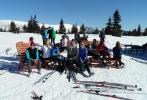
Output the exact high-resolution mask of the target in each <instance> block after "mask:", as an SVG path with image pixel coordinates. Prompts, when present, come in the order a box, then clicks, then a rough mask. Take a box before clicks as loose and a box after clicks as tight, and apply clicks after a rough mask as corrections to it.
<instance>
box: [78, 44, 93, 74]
mask: <svg viewBox="0 0 147 100" xmlns="http://www.w3.org/2000/svg"><path fill="white" fill-rule="evenodd" d="M79 57H80V60H81V63H83V64H84V65H85V68H86V69H87V72H88V74H89V76H91V74H92V73H91V72H90V68H89V66H88V49H87V48H86V47H85V46H84V44H83V43H81V47H80V48H79Z"/></svg>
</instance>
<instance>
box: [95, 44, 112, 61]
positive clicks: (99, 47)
mask: <svg viewBox="0 0 147 100" xmlns="http://www.w3.org/2000/svg"><path fill="white" fill-rule="evenodd" d="M96 51H97V52H98V53H99V54H100V55H101V56H103V57H107V58H110V53H109V51H108V48H107V47H106V45H105V44H104V42H103V41H101V42H100V43H99V44H98V45H97V47H96Z"/></svg>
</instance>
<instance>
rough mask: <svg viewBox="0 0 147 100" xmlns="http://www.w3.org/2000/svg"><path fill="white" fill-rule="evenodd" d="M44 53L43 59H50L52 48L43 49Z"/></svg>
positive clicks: (45, 47)
mask: <svg viewBox="0 0 147 100" xmlns="http://www.w3.org/2000/svg"><path fill="white" fill-rule="evenodd" d="M42 51H43V58H49V57H50V48H49V47H47V46H45V45H44V46H43V47H42Z"/></svg>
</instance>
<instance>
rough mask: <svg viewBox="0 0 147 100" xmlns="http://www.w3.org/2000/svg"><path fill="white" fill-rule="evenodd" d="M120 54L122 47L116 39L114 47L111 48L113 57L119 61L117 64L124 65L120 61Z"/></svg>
mask: <svg viewBox="0 0 147 100" xmlns="http://www.w3.org/2000/svg"><path fill="white" fill-rule="evenodd" d="M121 56H122V48H121V46H120V42H119V41H117V42H116V45H115V47H114V48H113V59H114V60H116V61H118V62H119V66H121V65H124V63H123V62H122V61H121V58H122V57H121Z"/></svg>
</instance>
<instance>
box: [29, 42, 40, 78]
mask: <svg viewBox="0 0 147 100" xmlns="http://www.w3.org/2000/svg"><path fill="white" fill-rule="evenodd" d="M26 58H27V61H28V63H29V66H28V73H29V76H30V74H31V72H32V65H37V68H38V73H39V74H40V73H41V72H40V70H41V62H40V59H39V52H38V49H37V48H35V43H33V42H32V43H30V47H29V48H27V49H26Z"/></svg>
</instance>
